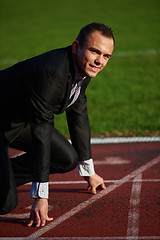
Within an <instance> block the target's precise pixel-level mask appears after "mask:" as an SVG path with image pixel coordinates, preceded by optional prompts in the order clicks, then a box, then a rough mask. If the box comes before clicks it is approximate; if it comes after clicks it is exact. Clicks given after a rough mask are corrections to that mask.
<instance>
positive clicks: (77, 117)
mask: <svg viewBox="0 0 160 240" xmlns="http://www.w3.org/2000/svg"><path fill="white" fill-rule="evenodd" d="M66 115H67V121H68V127H69V132H70V136H71V141H72V144H73V146H74V148H75V149H76V151H77V153H78V156H79V161H84V160H87V159H90V158H91V157H92V156H91V145H90V137H91V136H90V126H89V119H88V113H87V97H86V95H85V88H84V89H82V91H81V94H80V96H79V98H78V99H77V101H76V102H75V103H74V104H73V105H72V106H71V107H69V108H68V109H67V110H66Z"/></svg>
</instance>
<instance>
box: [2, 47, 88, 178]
mask: <svg viewBox="0 0 160 240" xmlns="http://www.w3.org/2000/svg"><path fill="white" fill-rule="evenodd" d="M74 74H75V73H74V64H73V59H72V49H71V46H69V47H66V48H62V49H56V50H52V51H49V52H47V53H44V54H42V55H39V56H37V57H33V58H31V59H27V60H25V61H22V62H20V63H17V64H15V65H14V66H12V67H10V68H7V69H5V70H2V71H0V109H1V118H0V122H1V124H0V132H4V131H7V130H8V129H10V128H11V124H12V123H13V122H14V123H17V124H19V123H24V124H27V123H29V124H30V126H31V132H32V141H33V143H32V145H33V160H34V162H35V166H36V168H35V172H34V176H33V181H37V182H38V181H39V182H45V181H48V179H49V162H50V141H51V129H52V127H53V126H54V114H60V113H63V112H64V111H65V110H66V114H67V121H68V126H69V131H70V135H71V140H72V144H73V146H74V148H75V149H76V151H77V153H78V155H79V160H81V161H83V160H85V159H89V158H91V148H90V128H89V121H88V114H87V100H86V95H85V90H86V87H87V85H88V83H89V81H90V78H86V79H85V80H84V83H83V85H82V88H81V93H80V96H79V98H78V100H77V101H76V102H75V103H74V104H73V105H72V106H71V107H69V108H68V109H66V107H67V105H68V103H69V96H70V92H71V86H72V83H73V79H74Z"/></svg>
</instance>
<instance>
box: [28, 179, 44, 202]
mask: <svg viewBox="0 0 160 240" xmlns="http://www.w3.org/2000/svg"><path fill="white" fill-rule="evenodd" d="M30 198H46V199H48V182H43V183H40V182H32V187H31V191H30Z"/></svg>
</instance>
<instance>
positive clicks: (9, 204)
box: [0, 195, 18, 215]
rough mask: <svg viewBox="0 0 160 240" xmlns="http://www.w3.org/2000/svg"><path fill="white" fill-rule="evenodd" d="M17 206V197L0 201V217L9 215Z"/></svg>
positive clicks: (8, 197)
mask: <svg viewBox="0 0 160 240" xmlns="http://www.w3.org/2000/svg"><path fill="white" fill-rule="evenodd" d="M17 204H18V198H17V195H15V196H13V195H12V196H7V199H1V201H0V215H3V214H7V213H10V212H11V211H12V210H13V209H15V208H16V206H17Z"/></svg>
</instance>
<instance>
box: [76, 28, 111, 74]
mask: <svg viewBox="0 0 160 240" xmlns="http://www.w3.org/2000/svg"><path fill="white" fill-rule="evenodd" d="M113 49H114V42H113V39H112V38H108V37H106V36H103V35H102V34H101V33H100V32H99V31H95V32H93V33H91V34H90V35H89V36H88V38H87V40H86V41H85V42H84V44H83V46H82V47H81V46H80V45H79V43H78V42H77V41H74V42H73V44H72V50H73V56H74V58H75V61H76V64H77V68H78V71H79V73H80V74H81V76H82V77H85V76H88V77H91V78H94V77H96V75H97V74H98V73H99V72H100V71H101V70H102V69H103V68H104V67H105V66H106V64H107V62H108V60H109V58H110V57H111V55H112V52H113Z"/></svg>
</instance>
